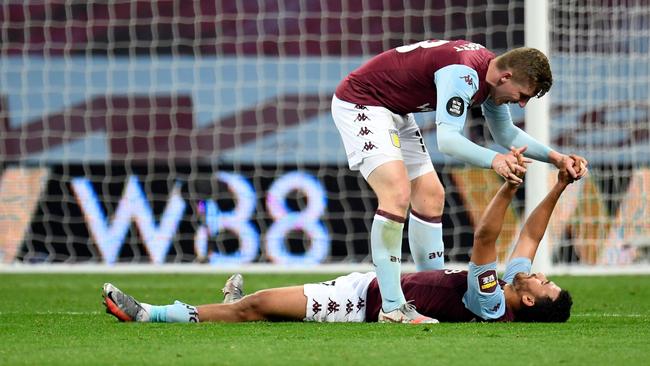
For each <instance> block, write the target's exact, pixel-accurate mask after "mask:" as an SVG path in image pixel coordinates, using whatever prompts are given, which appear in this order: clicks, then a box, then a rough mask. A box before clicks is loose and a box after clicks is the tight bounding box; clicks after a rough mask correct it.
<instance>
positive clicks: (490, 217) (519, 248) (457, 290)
mask: <svg viewBox="0 0 650 366" xmlns="http://www.w3.org/2000/svg"><path fill="white" fill-rule="evenodd" d="M523 150H525V148H522V149H519V150H513V152H512V153H513V154H515V155H516V156H517V157H518V158H519V159H520V160H522V158H521V155H520V154H521V153H522V152H523ZM576 168H578V167H576ZM578 169H579V168H578ZM573 180H574V179H573V178H571V176H570V175H569V174H568V173H567V170H566V169H564V168H563V169H562V170H560V171H559V172H558V180H557V183H555V185H554V186H553V188H552V189H551V191H550V192H549V193H548V195H547V196H546V198H545V199H544V200H543V201H542V202H541V203H540V204H539V206H538V207H537V208H536V209H535V210H534V211H533V213H532V214H531V215H530V217H529V218H528V220H527V221H526V223H525V224H524V227H523V230H522V231H521V234H520V237H519V239H518V241H517V243H516V246H515V248H514V250H513V252H512V254H511V256H510V260H509V261H508V264H507V267H506V271H505V275H504V276H503V278H502V280H499V279H498V278H497V273H496V259H497V258H496V239H497V237H498V235H499V233H500V231H501V227H502V224H503V218H504V215H505V212H506V208H507V207H508V205H509V204H510V202H511V201H512V199H513V197H514V196H515V192H516V191H517V188H518V185H517V184H514V183H511V182H508V181H506V182H505V183H504V184H503V185H502V186H501V188H500V190H499V191H498V193H497V194H496V195H495V196H494V198H493V199H492V201H491V202H490V204H489V205H488V207H487V209H486V210H485V212H484V213H483V217H482V218H481V220H480V222H479V224H478V228H477V230H476V233H475V234H474V243H473V250H472V256H471V261H470V263H469V269H468V271H460V270H444V269H441V270H432V271H423V272H417V273H411V274H405V275H402V278H401V285H402V288H403V289H404V293H405V295H406V296H407V298H408V299H412V300H413V301H412V302H413V303H414V304H415V306H417V309H418V310H420V311H421V312H422V314H423V315H424V316H423V318H425V319H428V318H426V317H431V318H435V319H439V320H440V321H443V322H464V321H475V320H478V321H483V320H496V321H536V322H564V321H566V320H567V319H568V318H569V314H570V309H571V304H572V300H571V296H570V295H569V293H568V292H567V291H566V290H562V289H560V288H559V287H558V286H557V285H555V284H554V283H553V282H551V281H549V280H547V279H546V276H544V275H543V274H542V273H534V274H530V273H529V272H530V269H531V263H532V260H533V258H534V257H535V253H536V251H537V248H538V245H539V242H540V240H541V239H542V236H543V235H544V231H545V230H546V227H547V225H548V222H549V219H550V216H551V213H552V212H553V208H554V207H555V204H556V203H557V201H558V199H559V198H560V195H561V194H562V192H563V191H564V189H565V188H566V187H567V186H568V185H569V184H570V183H572V182H573ZM242 287H243V279H242V277H241V275H234V276H232V277H230V279H228V281H227V282H226V286H225V287H224V289H223V291H224V294H225V295H226V296H225V299H224V303H222V304H209V305H200V306H196V307H195V306H191V305H187V304H184V303H181V302H179V301H176V302H175V303H174V304H172V305H166V306H153V305H149V304H146V303H140V302H138V301H137V300H135V299H134V298H133V297H131V296H129V295H127V294H125V293H124V292H122V291H120V290H119V289H118V288H116V287H115V286H113V285H112V284H110V283H107V284H105V285H104V288H103V297H104V304H105V305H106V310H107V312H108V313H110V314H112V315H114V316H115V317H117V318H118V319H120V320H122V321H140V322H199V321H201V322H245V321H261V320H270V321H301V320H304V321H320V322H364V321H365V322H375V321H377V319H378V315H379V311H380V307H381V297H380V293H379V288H378V285H377V280H376V276H375V273H374V272H369V273H365V274H361V273H352V274H349V275H346V276H342V277H339V278H337V279H335V280H333V281H328V282H323V283H318V284H306V285H303V286H293V287H284V288H273V289H267V290H261V291H258V292H256V293H254V294H252V295H248V296H243V293H242ZM409 305H410V304H409ZM411 323H413V322H411Z"/></svg>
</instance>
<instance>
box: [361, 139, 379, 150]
mask: <svg viewBox="0 0 650 366" xmlns="http://www.w3.org/2000/svg"><path fill="white" fill-rule="evenodd" d="M376 148H377V145H375V144H373V143H372V142H370V141H368V142H366V143H365V144H364V145H363V151H370V150H372V149H376Z"/></svg>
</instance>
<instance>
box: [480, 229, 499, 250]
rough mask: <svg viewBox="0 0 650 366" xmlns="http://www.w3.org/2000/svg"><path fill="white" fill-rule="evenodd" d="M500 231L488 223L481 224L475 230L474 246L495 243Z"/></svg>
mask: <svg viewBox="0 0 650 366" xmlns="http://www.w3.org/2000/svg"><path fill="white" fill-rule="evenodd" d="M498 235H499V232H498V231H496V230H493V229H490V228H489V227H488V226H487V225H482V224H479V225H478V227H477V228H476V231H475V232H474V246H475V247H476V246H489V245H494V243H495V242H496V239H497V236H498Z"/></svg>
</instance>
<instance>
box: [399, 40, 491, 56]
mask: <svg viewBox="0 0 650 366" xmlns="http://www.w3.org/2000/svg"><path fill="white" fill-rule="evenodd" d="M447 43H449V41H431V40H430V41H422V42H418V43H413V44H407V45H405V46H400V47H397V48H396V49H395V50H396V51H397V52H400V53H406V52H410V51H413V50H414V49H416V48H419V47H421V48H433V47H438V46H442V45H443V44H447ZM481 48H484V47H483V46H481V45H480V44H478V43H466V44H463V45H460V46H454V49H455V50H456V52H462V51H477V50H480V49H481Z"/></svg>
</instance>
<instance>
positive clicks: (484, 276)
mask: <svg viewBox="0 0 650 366" xmlns="http://www.w3.org/2000/svg"><path fill="white" fill-rule="evenodd" d="M477 279H478V288H479V290H480V291H481V292H485V293H492V292H494V291H496V289H497V271H495V270H493V269H491V270H488V271H485V272H483V273H481V274H480V275H478V278H477Z"/></svg>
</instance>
